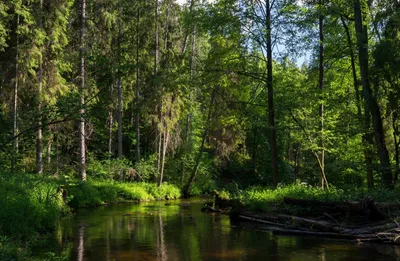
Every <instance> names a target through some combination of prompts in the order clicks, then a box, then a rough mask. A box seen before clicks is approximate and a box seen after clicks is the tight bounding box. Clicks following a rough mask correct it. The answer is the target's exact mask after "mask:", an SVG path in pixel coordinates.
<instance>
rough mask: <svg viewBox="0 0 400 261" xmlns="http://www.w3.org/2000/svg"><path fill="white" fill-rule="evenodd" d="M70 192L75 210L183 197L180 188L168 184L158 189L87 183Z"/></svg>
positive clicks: (142, 185)
mask: <svg viewBox="0 0 400 261" xmlns="http://www.w3.org/2000/svg"><path fill="white" fill-rule="evenodd" d="M68 191H69V199H70V202H69V204H70V205H71V206H72V207H73V208H77V207H91V206H99V205H102V204H110V203H119V202H131V201H150V200H163V199H176V198H179V197H180V196H181V193H180V190H179V188H178V187H176V186H174V185H170V184H167V183H164V184H163V185H161V187H158V186H157V185H156V184H151V183H118V182H112V181H87V182H79V183H77V184H74V185H71V186H69V187H68Z"/></svg>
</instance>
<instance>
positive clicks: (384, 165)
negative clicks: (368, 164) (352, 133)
mask: <svg viewBox="0 0 400 261" xmlns="http://www.w3.org/2000/svg"><path fill="white" fill-rule="evenodd" d="M361 1H362V3H363V5H365V4H366V3H364V0H355V2H354V18H355V28H356V35H357V47H358V56H359V57H358V58H359V64H360V73H361V84H362V86H363V95H364V99H365V102H366V105H367V107H368V110H369V112H370V113H371V117H372V125H373V127H374V133H375V142H376V146H377V149H378V154H379V160H380V165H381V174H382V181H383V185H384V186H385V187H386V188H388V189H393V175H392V170H391V167H390V159H389V152H388V150H387V147H386V141H385V132H384V129H383V122H382V116H381V111H380V108H379V105H378V102H377V100H376V97H375V96H374V95H373V93H372V89H371V86H370V81H369V71H368V66H369V59H368V30H367V25H366V24H365V23H364V22H365V16H366V14H365V12H363V9H365V7H364V8H362V5H361Z"/></svg>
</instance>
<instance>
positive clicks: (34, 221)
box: [0, 174, 69, 260]
mask: <svg viewBox="0 0 400 261" xmlns="http://www.w3.org/2000/svg"><path fill="white" fill-rule="evenodd" d="M58 187H59V184H58V181H57V180H55V179H51V178H46V177H42V176H35V175H29V174H12V175H11V174H7V175H5V174H3V175H0V260H25V259H27V257H28V256H29V254H30V253H29V246H30V245H32V244H33V243H34V242H36V241H37V240H38V239H40V238H41V237H42V236H43V235H46V234H50V233H52V232H53V231H54V230H55V228H56V226H57V222H58V221H59V220H60V217H61V216H63V215H64V214H66V213H68V212H69V208H68V207H67V206H66V205H65V204H64V202H63V200H62V196H61V193H60V192H58V190H57V189H58Z"/></svg>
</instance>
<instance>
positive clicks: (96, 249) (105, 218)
mask: <svg viewBox="0 0 400 261" xmlns="http://www.w3.org/2000/svg"><path fill="white" fill-rule="evenodd" d="M168 204H170V205H165V202H154V203H142V204H132V205H117V206H105V207H99V208H90V209H82V210H79V211H78V212H77V213H76V216H75V217H74V218H72V219H69V220H65V221H64V222H63V223H62V224H61V228H60V230H59V232H58V233H57V235H56V238H55V240H54V241H53V244H49V245H47V246H46V249H39V250H38V252H42V253H44V252H48V251H52V252H55V253H57V254H60V253H62V254H63V255H67V256H68V255H69V256H70V260H79V261H83V260H85V261H89V260H90V261H101V260H107V261H108V260H121V261H122V260H130V261H131V260H133V261H134V260H143V261H150V260H162V261H166V260H169V261H174V260H193V261H196V260H282V261H291V260H293V261H294V260H296V261H298V260H299V261H300V260H321V261H324V260H343V261H344V260H346V261H347V260H348V261H350V260H351V261H353V260H355V261H357V260H400V258H399V257H400V249H399V248H395V247H391V246H382V245H370V244H355V243H351V242H348V241H337V240H336V241H335V240H328V239H322V238H316V237H291V236H274V235H272V233H270V232H266V231H260V230H257V229H256V228H255V227H254V226H253V225H249V224H246V223H239V224H236V223H231V221H230V220H229V217H228V216H225V215H218V214H205V213H202V212H201V211H200V209H201V207H202V206H203V203H202V202H201V201H196V200H191V201H183V200H182V201H170V202H168Z"/></svg>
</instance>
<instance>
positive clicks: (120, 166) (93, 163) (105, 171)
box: [87, 157, 132, 180]
mask: <svg viewBox="0 0 400 261" xmlns="http://www.w3.org/2000/svg"><path fill="white" fill-rule="evenodd" d="M131 167H132V164H131V162H130V161H129V160H128V159H125V158H123V159H111V160H110V159H107V160H97V159H96V158H94V157H90V158H89V160H88V165H87V174H88V176H89V178H91V179H93V180H112V179H115V180H118V179H119V176H120V173H121V172H122V173H123V175H124V174H125V173H126V172H127V170H128V169H129V168H131Z"/></svg>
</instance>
